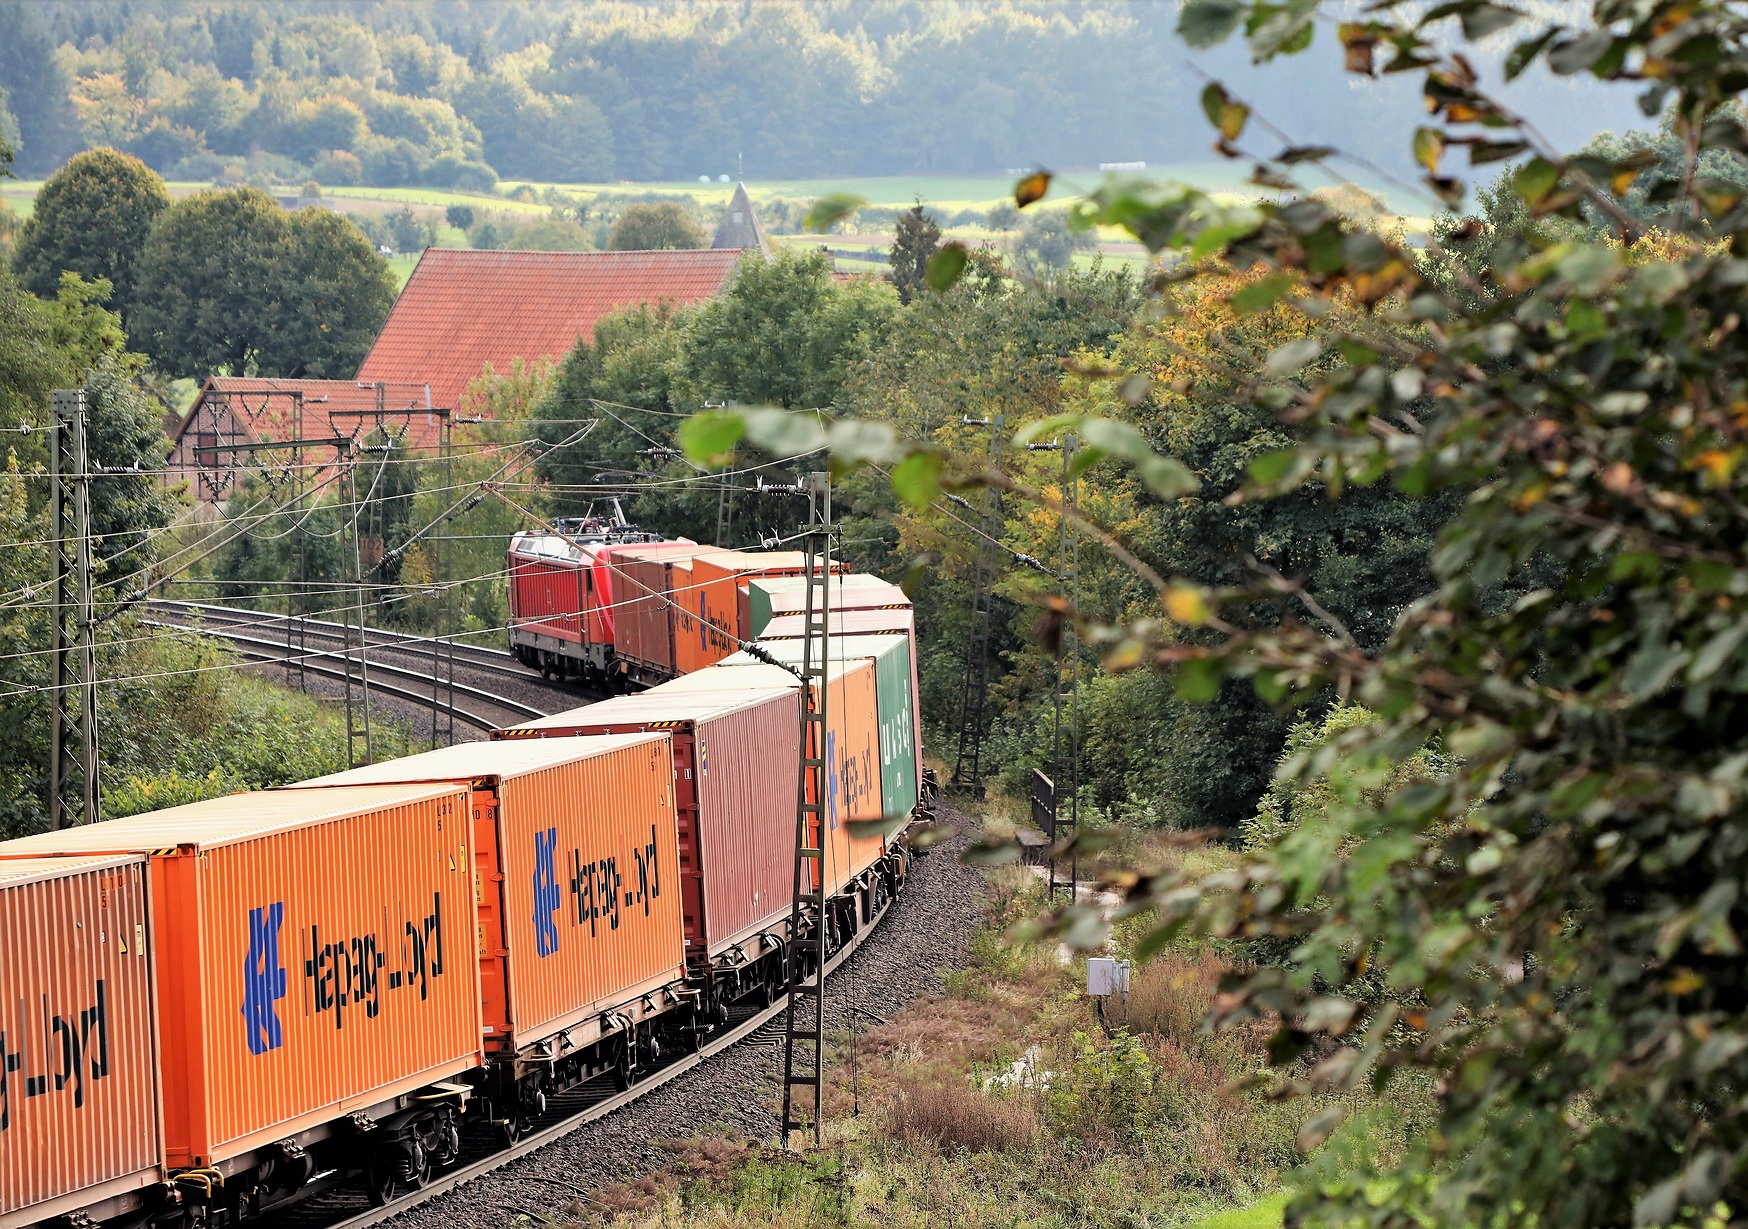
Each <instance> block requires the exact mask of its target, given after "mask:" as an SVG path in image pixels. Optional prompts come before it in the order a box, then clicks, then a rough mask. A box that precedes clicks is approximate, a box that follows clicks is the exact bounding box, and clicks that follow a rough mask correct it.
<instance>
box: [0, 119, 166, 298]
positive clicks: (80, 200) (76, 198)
mask: <svg viewBox="0 0 1748 1229" xmlns="http://www.w3.org/2000/svg"><path fill="white" fill-rule="evenodd" d="M169 207H170V194H169V192H167V191H166V190H165V188H164V181H163V180H162V179H160V178H158V176H157V175H156V174H155V173H154V172H153V171H152V170H151V169H150V168H149V167H147V166H146V165H145V164H144V163H143V162H141V161H140V160H139V159H138V158H133V157H130V156H128V155H127V154H121V153H117V152H116V151H115V150H113V149H93V150H87V151H86V152H84V153H82V154H79V155H77V156H76V157H74V158H73V159H71V160H70V161H69V162H68V163H67V164H66V165H65V166H63V167H62V168H61V169H60V170H58V171H56V172H55V173H54V174H53V175H51V176H50V177H49V179H48V182H47V183H45V184H44V185H43V187H42V191H40V192H39V193H37V197H36V209H35V211H34V212H33V213H32V214H31V216H30V219H29V220H28V221H27V222H25V224H24V228H23V230H22V231H21V232H20V233H19V236H18V243H17V246H16V248H15V249H14V251H13V254H12V264H13V268H14V269H15V270H16V271H17V273H18V278H19V281H20V282H22V283H23V284H24V286H25V288H26V289H27V290H30V291H31V292H32V293H34V294H37V295H40V296H42V297H43V298H49V297H52V296H53V295H54V294H55V292H56V289H57V288H58V287H59V286H60V282H61V274H62V273H65V272H73V273H77V274H78V275H79V276H80V277H82V278H84V279H85V280H86V281H88V282H94V281H96V280H97V279H98V278H103V279H105V280H107V281H108V282H109V284H110V285H111V286H112V287H114V297H113V298H112V300H111V304H112V306H113V307H114V309H115V310H116V311H118V312H120V313H121V314H122V316H123V317H126V316H128V315H129V314H130V312H131V309H132V306H133V301H134V295H135V293H136V289H137V287H136V271H137V269H138V265H139V259H140V254H141V252H142V250H143V249H144V248H145V245H146V237H147V236H148V235H149V234H150V233H151V229H152V225H153V223H155V222H156V221H157V220H158V217H159V215H161V214H162V213H163V212H164V210H166V209H168V208H169Z"/></svg>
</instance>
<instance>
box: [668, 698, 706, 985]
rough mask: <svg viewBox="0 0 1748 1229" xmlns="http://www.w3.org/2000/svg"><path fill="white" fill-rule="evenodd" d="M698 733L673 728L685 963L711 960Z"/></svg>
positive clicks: (704, 962) (702, 963) (701, 962)
mask: <svg viewBox="0 0 1748 1229" xmlns="http://www.w3.org/2000/svg"><path fill="white" fill-rule="evenodd" d="M697 745H698V744H697V734H696V732H695V731H694V730H693V729H692V728H691V727H690V726H687V727H686V728H684V729H678V730H675V731H674V811H675V814H676V817H677V818H678V821H679V824H678V827H679V834H680V911H681V917H682V919H683V920H684V923H685V930H686V963H687V964H689V965H690V964H701V965H703V966H705V967H708V966H709V964H710V945H709V940H708V937H707V936H708V932H707V931H706V929H705V916H704V848H703V842H702V841H701V840H700V839H699V832H698V826H699V825H698V776H697V765H696V762H695V761H696V758H697V755H696V751H697Z"/></svg>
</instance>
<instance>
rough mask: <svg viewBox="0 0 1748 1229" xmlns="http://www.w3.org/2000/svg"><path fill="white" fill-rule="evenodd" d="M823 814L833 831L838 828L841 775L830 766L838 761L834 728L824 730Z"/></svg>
mask: <svg viewBox="0 0 1748 1229" xmlns="http://www.w3.org/2000/svg"><path fill="white" fill-rule="evenodd" d="M825 762H826V773H825V814H826V819H827V821H828V822H829V823H830V825H831V829H832V831H833V832H836V831H837V830H838V781H839V777H840V776H841V775H842V774H840V773H837V772H834V771H832V770H831V769H832V766H833V765H835V764H836V763H837V762H838V734H837V731H836V730H827V731H826V732H825Z"/></svg>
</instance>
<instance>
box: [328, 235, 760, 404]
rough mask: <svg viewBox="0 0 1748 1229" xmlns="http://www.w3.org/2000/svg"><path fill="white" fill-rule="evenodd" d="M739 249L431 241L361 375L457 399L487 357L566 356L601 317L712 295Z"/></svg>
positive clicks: (501, 367)
mask: <svg viewBox="0 0 1748 1229" xmlns="http://www.w3.org/2000/svg"><path fill="white" fill-rule="evenodd" d="M740 258H741V252H740V250H739V249H735V248H721V249H710V248H705V249H701V250H696V251H676V252H487V251H473V250H468V249H460V248H426V249H425V254H424V255H423V256H421V257H420V258H419V265H418V267H417V268H416V269H414V270H413V276H412V277H411V278H410V279H408V281H407V284H406V287H405V288H404V289H403V290H402V291H401V295H400V298H399V299H397V300H396V301H395V305H394V310H393V311H391V312H390V313H389V316H388V321H387V323H385V324H384V325H383V326H382V332H381V333H379V334H377V338H376V344H375V345H373V346H372V347H371V349H370V353H369V354H367V355H366V356H365V358H364V365H363V366H361V367H360V368H359V369H358V378H359V379H360V380H366V381H369V380H419V381H428V382H429V383H430V386H431V395H432V397H434V398H435V399H436V400H437V402H438V403H439V404H442V405H450V406H457V405H459V404H460V403H461V396H462V393H463V392H465V391H466V389H467V385H468V382H469V381H471V380H472V379H473V378H474V377H476V376H477V375H479V373H480V371H481V370H482V369H483V368H484V367H485V365H486V364H487V363H490V364H491V365H492V367H493V369H494V370H496V371H499V372H506V371H508V370H509V369H510V363H511V360H513V359H518V358H519V359H524V360H529V361H532V360H536V359H561V358H563V357H564V355H565V354H567V353H568V352H569V351H570V349H571V347H572V346H574V345H575V344H576V341H577V339H578V338H579V337H582V338H587V339H593V337H594V335H595V321H597V320H599V319H600V318H601V317H602V316H604V315H606V314H607V313H608V312H611V311H613V310H614V309H616V308H620V307H629V306H632V305H634V304H638V303H660V302H667V303H672V304H674V305H675V306H683V305H685V304H688V303H697V302H699V301H701V300H704V299H709V298H714V297H715V296H716V295H717V294H719V293H720V292H721V290H722V288H723V286H724V285H725V284H726V283H727V282H728V279H729V276H730V275H731V274H732V273H733V272H734V267H735V265H736V264H737V263H739V261H740Z"/></svg>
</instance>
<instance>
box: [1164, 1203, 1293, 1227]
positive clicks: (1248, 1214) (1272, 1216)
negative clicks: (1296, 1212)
mask: <svg viewBox="0 0 1748 1229" xmlns="http://www.w3.org/2000/svg"><path fill="white" fill-rule="evenodd" d="M1286 1207H1287V1197H1286V1196H1285V1195H1270V1196H1269V1197H1268V1198H1267V1199H1261V1200H1258V1201H1257V1202H1256V1203H1253V1204H1251V1205H1250V1206H1249V1207H1247V1208H1235V1209H1233V1210H1232V1211H1230V1212H1216V1213H1215V1214H1214V1215H1213V1216H1210V1217H1207V1218H1206V1219H1204V1220H1199V1221H1196V1222H1194V1223H1193V1224H1191V1225H1189V1226H1188V1227H1187V1229H1281V1213H1282V1212H1284V1211H1285V1210H1286Z"/></svg>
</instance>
